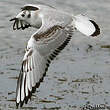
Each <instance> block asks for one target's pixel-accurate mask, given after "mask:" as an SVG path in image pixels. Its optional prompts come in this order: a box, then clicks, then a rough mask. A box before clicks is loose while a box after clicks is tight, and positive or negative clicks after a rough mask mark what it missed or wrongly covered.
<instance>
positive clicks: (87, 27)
mask: <svg viewBox="0 0 110 110" xmlns="http://www.w3.org/2000/svg"><path fill="white" fill-rule="evenodd" d="M10 21H14V23H13V30H19V29H22V30H24V29H26V28H29V27H34V28H37V29H36V30H37V31H36V32H35V33H34V34H33V35H32V36H31V38H30V40H29V41H28V44H27V47H26V52H25V55H24V58H23V61H22V66H21V70H20V74H19V78H18V81H17V88H16V106H17V108H18V106H19V105H20V107H22V106H23V104H24V103H26V104H27V102H28V100H29V99H31V96H32V93H34V92H35V91H36V88H38V87H39V86H40V83H41V82H42V81H43V79H44V76H45V75H46V72H47V70H48V67H49V65H50V63H51V61H52V60H53V59H54V58H55V57H56V56H57V55H58V54H59V53H60V52H61V50H63V49H64V48H65V46H66V45H67V44H68V43H69V41H70V40H71V37H72V33H73V32H74V31H75V30H78V31H80V32H81V33H83V34H85V35H86V36H92V37H94V36H97V35H99V34H100V28H99V26H98V25H97V24H96V23H95V22H94V21H93V20H92V19H90V18H88V17H86V16H84V15H81V14H80V15H76V16H73V15H71V14H70V13H66V12H62V11H60V10H58V9H56V8H54V7H51V6H46V5H39V4H38V5H33V4H27V5H24V6H23V7H22V8H21V12H20V13H19V14H18V15H17V16H16V17H14V18H12V19H11V20H10Z"/></svg>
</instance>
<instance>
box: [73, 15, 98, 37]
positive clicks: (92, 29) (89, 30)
mask: <svg viewBox="0 0 110 110" xmlns="http://www.w3.org/2000/svg"><path fill="white" fill-rule="evenodd" d="M74 18H75V20H74V25H75V28H76V29H77V30H78V31H80V32H81V33H83V34H85V35H86V36H93V37H94V36H97V35H99V34H100V28H99V26H98V25H97V24H96V22H95V21H93V20H91V19H90V18H87V17H86V16H84V15H77V16H75V17H74Z"/></svg>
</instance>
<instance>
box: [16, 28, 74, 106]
mask: <svg viewBox="0 0 110 110" xmlns="http://www.w3.org/2000/svg"><path fill="white" fill-rule="evenodd" d="M52 29H53V28H52ZM54 29H55V30H54ZM54 29H53V30H52V32H50V30H49V33H50V34H49V33H48V32H46V34H45V33H44V34H45V36H43V37H44V39H43V38H42V37H41V36H40V35H36V36H32V37H31V40H30V41H29V42H31V45H28V46H27V47H28V49H27V50H26V53H25V55H24V58H23V62H22V68H21V71H20V74H19V79H18V82H17V89H16V106H17V107H18V106H19V104H20V106H21V107H22V106H23V104H24V102H25V103H27V102H28V100H29V99H30V98H31V96H32V93H34V92H35V91H36V88H38V87H39V85H40V83H41V82H42V81H43V79H44V76H45V75H46V72H47V70H48V67H49V64H50V63H51V61H52V60H53V59H54V58H55V57H56V55H58V53H59V52H60V51H61V50H62V49H64V47H65V46H66V45H67V44H68V42H69V41H70V39H71V37H72V28H70V29H69V30H68V31H67V30H66V29H63V28H57V29H56V28H54ZM54 31H55V32H54ZM47 33H48V34H47ZM49 35H51V36H50V38H49V39H48V40H46V39H47V36H49ZM35 37H38V38H39V40H38V41H37V39H36V38H35ZM40 37H41V38H40ZM58 40H59V41H58ZM33 41H34V42H33ZM57 41H58V42H57ZM44 42H46V43H44ZM43 43H44V44H43ZM47 44H48V45H47ZM42 45H43V47H42ZM44 50H45V51H44ZM43 52H44V53H43Z"/></svg>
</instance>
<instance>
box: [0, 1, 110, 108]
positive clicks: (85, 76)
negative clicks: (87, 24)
mask: <svg viewBox="0 0 110 110" xmlns="http://www.w3.org/2000/svg"><path fill="white" fill-rule="evenodd" d="M40 2H41V3H44V4H49V5H52V6H54V7H57V8H59V9H61V10H64V11H67V12H69V13H72V14H75V15H76V14H80V13H82V14H85V15H88V16H89V17H91V18H93V19H94V20H95V21H97V23H98V24H99V25H100V28H101V35H100V36H98V37H97V38H90V37H86V36H84V35H82V34H81V33H79V32H75V33H74V34H73V38H72V40H71V42H70V43H69V45H68V46H67V47H66V48H65V49H64V50H63V51H62V52H61V54H60V55H59V56H57V57H56V58H55V60H54V61H53V62H52V64H51V66H50V68H49V71H48V72H47V75H46V77H45V78H44V81H43V83H41V86H40V87H39V88H38V89H37V91H36V93H35V94H33V96H32V99H31V101H29V103H28V104H27V105H24V107H23V108H21V109H20V110H81V108H82V107H83V106H84V105H86V104H89V105H92V106H95V105H100V104H104V105H106V106H110V48H109V47H110V46H109V45H110V37H109V36H110V25H109V24H110V14H109V12H110V1H109V0H106V1H104V0H92V1H90V0H83V1H82V0H65V1H64V0H45V1H43V0H40ZM26 3H34V4H37V3H39V2H38V1H36V0H10V1H9V0H2V1H0V110H15V109H16V106H15V95H16V94H15V91H16V81H17V80H16V78H17V77H18V75H19V71H20V67H21V62H22V58H23V55H24V49H25V47H26V43H27V41H28V39H29V38H30V36H31V35H32V34H33V32H35V29H34V30H33V29H31V28H30V29H27V30H25V31H13V30H12V23H10V22H9V20H10V19H11V18H12V17H13V16H15V15H16V14H17V13H18V12H19V11H20V7H21V6H23V5H24V4H26ZM107 45H108V46H107Z"/></svg>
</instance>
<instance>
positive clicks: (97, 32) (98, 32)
mask: <svg viewBox="0 0 110 110" xmlns="http://www.w3.org/2000/svg"><path fill="white" fill-rule="evenodd" d="M90 22H91V23H92V24H93V25H94V26H95V29H96V30H95V32H94V33H93V34H92V35H91V36H92V37H95V36H97V35H99V34H100V28H99V26H98V25H97V24H96V22H95V21H93V20H90Z"/></svg>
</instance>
